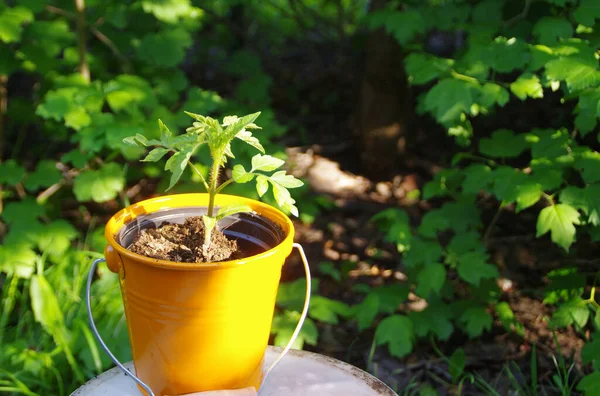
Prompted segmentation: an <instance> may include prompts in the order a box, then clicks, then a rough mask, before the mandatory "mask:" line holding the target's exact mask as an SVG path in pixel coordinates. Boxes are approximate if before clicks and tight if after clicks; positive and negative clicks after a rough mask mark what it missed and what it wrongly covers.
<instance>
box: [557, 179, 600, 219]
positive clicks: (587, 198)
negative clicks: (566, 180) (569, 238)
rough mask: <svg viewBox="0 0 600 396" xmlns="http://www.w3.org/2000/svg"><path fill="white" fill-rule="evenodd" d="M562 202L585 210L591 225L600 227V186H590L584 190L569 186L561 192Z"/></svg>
mask: <svg viewBox="0 0 600 396" xmlns="http://www.w3.org/2000/svg"><path fill="white" fill-rule="evenodd" d="M560 202H562V203H564V204H567V205H571V206H572V207H574V208H576V209H581V210H583V212H584V213H585V214H586V215H588V220H589V222H590V223H592V224H593V225H594V226H599V225H600V185H598V184H590V185H588V186H586V187H584V188H578V187H575V186H568V187H566V188H565V189H564V190H562V191H561V192H560Z"/></svg>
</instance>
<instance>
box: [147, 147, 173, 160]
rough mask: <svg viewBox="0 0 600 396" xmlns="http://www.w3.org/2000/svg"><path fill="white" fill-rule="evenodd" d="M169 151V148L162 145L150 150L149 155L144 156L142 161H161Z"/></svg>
mask: <svg viewBox="0 0 600 396" xmlns="http://www.w3.org/2000/svg"><path fill="white" fill-rule="evenodd" d="M169 151H170V150H169V149H166V148H162V147H157V148H155V149H152V151H150V152H149V153H148V155H147V156H146V158H144V159H143V160H142V162H156V161H159V160H160V159H161V158H162V157H164V156H165V154H167V153H168V152H169Z"/></svg>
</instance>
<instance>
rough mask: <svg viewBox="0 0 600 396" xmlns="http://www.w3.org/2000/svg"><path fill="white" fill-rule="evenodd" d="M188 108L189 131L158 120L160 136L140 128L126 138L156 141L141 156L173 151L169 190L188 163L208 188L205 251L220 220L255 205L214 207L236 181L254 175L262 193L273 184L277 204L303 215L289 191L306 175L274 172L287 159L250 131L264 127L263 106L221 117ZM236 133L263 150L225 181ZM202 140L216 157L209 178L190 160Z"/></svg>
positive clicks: (151, 158)
mask: <svg viewBox="0 0 600 396" xmlns="http://www.w3.org/2000/svg"><path fill="white" fill-rule="evenodd" d="M185 113H186V114H187V115H189V116H190V117H192V118H193V119H194V120H195V121H194V122H193V124H192V126H191V127H189V128H187V129H186V133H184V134H181V135H179V136H173V134H172V133H171V131H170V130H169V128H167V126H166V125H165V124H164V123H163V122H162V121H161V120H159V121H158V125H159V127H160V140H156V139H150V140H148V139H147V138H146V137H145V136H144V135H141V134H139V133H138V134H137V135H135V136H130V137H127V138H125V139H124V142H125V143H128V144H133V145H136V146H142V147H154V148H153V149H152V150H151V151H150V152H149V153H148V155H147V156H146V158H144V159H143V160H142V161H144V162H157V161H159V160H161V159H162V158H163V157H164V156H165V155H167V154H169V153H172V155H171V156H170V157H169V159H168V160H167V162H166V164H165V170H166V171H169V172H171V179H170V182H169V187H168V188H167V191H168V190H170V189H171V188H173V186H175V184H176V183H177V182H178V181H179V179H180V177H181V175H182V174H183V171H184V170H185V168H186V167H188V166H189V167H190V168H192V170H193V171H194V172H196V173H197V174H198V176H199V177H200V180H201V182H202V184H203V186H204V188H205V189H206V191H207V192H208V194H209V203H208V213H207V214H206V215H204V216H202V220H203V222H204V227H205V232H204V243H203V245H202V249H203V250H205V251H206V250H207V249H208V247H209V245H210V240H211V239H210V237H211V233H212V231H213V229H214V228H215V227H216V226H217V222H218V221H219V220H221V219H222V218H224V217H226V216H230V215H233V214H236V213H243V212H251V211H252V209H251V208H250V207H249V206H248V205H242V204H232V205H226V206H222V207H220V208H219V210H218V211H217V212H216V213H215V205H214V203H215V197H216V196H217V194H219V193H220V192H221V191H222V190H223V189H224V188H225V187H227V186H228V185H229V184H231V183H234V182H235V183H248V182H250V181H253V180H254V181H255V182H256V191H257V192H258V195H259V196H261V197H262V196H263V195H264V194H265V193H266V192H267V190H268V189H269V184H270V185H271V186H272V191H273V196H274V197H275V201H276V202H277V204H278V205H279V206H280V207H281V208H282V209H284V210H287V211H289V212H290V213H292V214H293V215H295V216H298V209H297V208H296V206H295V205H294V204H295V203H296V201H295V200H294V199H293V198H292V196H291V195H290V193H289V191H288V188H296V187H300V186H302V185H303V183H302V181H300V180H298V179H296V178H295V177H294V176H292V175H288V174H286V172H285V171H284V170H279V171H277V172H274V173H272V174H269V173H271V172H273V171H275V170H277V169H279V168H280V167H281V166H282V165H283V164H284V163H285V162H284V161H283V160H281V159H279V158H275V157H272V156H270V155H266V154H265V150H264V148H263V146H262V145H261V144H260V142H259V140H258V139H257V138H256V137H255V136H253V135H252V132H250V130H252V129H261V128H260V127H259V126H258V125H256V124H255V123H254V121H255V120H256V119H257V118H258V116H259V115H260V112H258V113H253V114H249V115H246V116H244V117H237V116H235V115H233V116H227V117H225V118H223V122H222V123H219V121H218V120H216V119H214V118H211V117H207V116H203V115H199V114H194V113H189V112H187V111H186V112H185ZM234 139H240V140H241V141H243V142H245V143H247V144H249V145H250V146H252V147H254V148H255V149H257V150H258V151H260V152H261V153H262V154H256V155H255V156H254V157H252V162H251V168H250V170H249V171H246V168H244V166H243V165H239V164H238V165H235V166H234V167H233V172H232V178H231V179H229V180H226V181H225V182H222V183H221V182H220V180H219V175H220V174H221V168H222V167H224V166H225V164H226V163H227V159H228V158H235V156H234V155H233V152H232V148H231V142H232V141H233V140H234ZM202 145H208V148H209V150H210V156H211V159H212V163H211V164H210V169H211V171H210V174H209V179H208V180H206V178H205V177H204V176H203V175H202V173H201V172H200V171H199V170H198V169H197V168H196V166H194V164H193V163H192V162H191V161H190V159H191V158H192V157H193V156H194V155H195V154H196V153H197V151H198V149H199V148H200V147H201V146H202ZM265 172H266V173H265Z"/></svg>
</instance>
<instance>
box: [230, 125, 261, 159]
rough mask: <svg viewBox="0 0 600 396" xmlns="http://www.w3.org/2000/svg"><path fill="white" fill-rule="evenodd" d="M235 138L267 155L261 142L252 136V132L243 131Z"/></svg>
mask: <svg viewBox="0 0 600 396" xmlns="http://www.w3.org/2000/svg"><path fill="white" fill-rule="evenodd" d="M247 127H248V126H246V128H247ZM235 137H236V138H237V139H240V140H241V141H243V142H245V143H247V144H249V145H250V146H252V147H254V148H255V149H257V150H258V151H260V152H261V153H263V154H264V153H265V149H264V147H263V146H262V145H261V144H260V142H259V141H258V139H257V138H256V137H254V136H252V132H250V131H247V130H245V129H242V130H241V131H240V132H238V134H237V135H235Z"/></svg>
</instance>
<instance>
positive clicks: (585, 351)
mask: <svg viewBox="0 0 600 396" xmlns="http://www.w3.org/2000/svg"><path fill="white" fill-rule="evenodd" d="M594 360H600V337H599V336H598V333H596V334H595V335H594V340H593V341H588V342H586V343H585V345H584V346H583V348H582V349H581V361H582V362H583V364H589V363H591V362H592V361H594Z"/></svg>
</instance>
